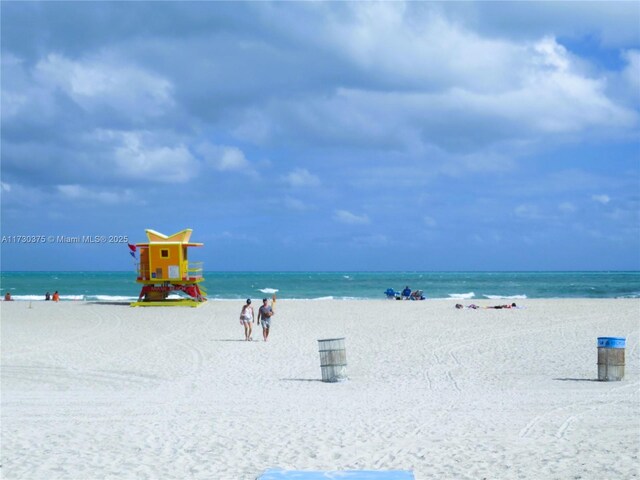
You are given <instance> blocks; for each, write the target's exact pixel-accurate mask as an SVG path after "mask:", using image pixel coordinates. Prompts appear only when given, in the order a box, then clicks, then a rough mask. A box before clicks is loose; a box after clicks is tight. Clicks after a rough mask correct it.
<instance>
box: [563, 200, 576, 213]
mask: <svg viewBox="0 0 640 480" xmlns="http://www.w3.org/2000/svg"><path fill="white" fill-rule="evenodd" d="M558 210H560V211H561V212H562V213H574V212H575V211H576V210H577V208H576V206H575V205H574V204H573V203H571V202H562V203H561V204H560V205H558Z"/></svg>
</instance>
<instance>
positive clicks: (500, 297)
mask: <svg viewBox="0 0 640 480" xmlns="http://www.w3.org/2000/svg"><path fill="white" fill-rule="evenodd" d="M482 296H483V297H484V298H488V299H490V300H523V299H525V298H527V296H526V295H524V294H522V295H482Z"/></svg>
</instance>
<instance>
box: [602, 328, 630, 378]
mask: <svg viewBox="0 0 640 480" xmlns="http://www.w3.org/2000/svg"><path fill="white" fill-rule="evenodd" d="M626 341H627V340H626V338H624V337H598V380H600V381H603V382H611V381H613V382H617V381H620V380H622V379H623V378H624V352H625V346H626Z"/></svg>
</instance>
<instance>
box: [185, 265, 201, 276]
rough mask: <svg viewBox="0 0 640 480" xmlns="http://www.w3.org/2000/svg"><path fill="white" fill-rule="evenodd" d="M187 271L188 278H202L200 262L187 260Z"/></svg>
mask: <svg viewBox="0 0 640 480" xmlns="http://www.w3.org/2000/svg"><path fill="white" fill-rule="evenodd" d="M187 273H188V274H189V278H190V279H191V278H193V279H196V278H202V262H189V263H188V264H187Z"/></svg>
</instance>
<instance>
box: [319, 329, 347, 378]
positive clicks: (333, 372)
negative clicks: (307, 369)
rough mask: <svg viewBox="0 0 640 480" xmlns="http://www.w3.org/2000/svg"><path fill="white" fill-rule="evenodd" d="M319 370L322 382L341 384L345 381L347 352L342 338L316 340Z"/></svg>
mask: <svg viewBox="0 0 640 480" xmlns="http://www.w3.org/2000/svg"><path fill="white" fill-rule="evenodd" d="M318 349H319V351H320V369H321V370H322V381H323V382H330V383H333V382H343V381H345V380H346V379H347V352H346V350H345V347H344V337H343V338H326V339H324V340H318Z"/></svg>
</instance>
